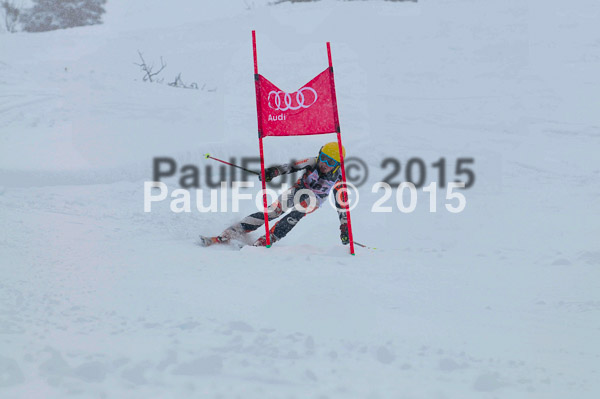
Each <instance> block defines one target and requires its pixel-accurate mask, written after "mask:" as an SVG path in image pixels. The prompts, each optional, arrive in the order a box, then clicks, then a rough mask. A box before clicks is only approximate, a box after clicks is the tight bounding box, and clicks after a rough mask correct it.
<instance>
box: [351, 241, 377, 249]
mask: <svg viewBox="0 0 600 399" xmlns="http://www.w3.org/2000/svg"><path fill="white" fill-rule="evenodd" d="M354 243H355V244H356V245H358V246H359V247H363V248H367V249H377V248H371V247H367V246H366V245H365V244H361V243H360V242H356V241H354Z"/></svg>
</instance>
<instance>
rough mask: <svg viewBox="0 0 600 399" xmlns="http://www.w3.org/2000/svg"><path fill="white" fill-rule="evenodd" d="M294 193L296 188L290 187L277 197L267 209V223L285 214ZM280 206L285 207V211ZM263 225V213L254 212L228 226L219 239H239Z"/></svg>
mask: <svg viewBox="0 0 600 399" xmlns="http://www.w3.org/2000/svg"><path fill="white" fill-rule="evenodd" d="M295 192H296V187H291V188H290V189H288V190H286V191H285V192H284V193H282V194H281V195H280V196H279V198H277V201H275V202H273V203H272V204H271V205H269V207H268V208H267V217H268V218H269V221H271V220H273V219H276V218H278V217H279V216H281V214H282V213H283V212H285V210H287V207H289V206H291V205H290V204H291V201H290V200H289V199H290V198H291V199H292V200H293V198H294V193H295ZM282 204H285V205H286V207H285V210H284V207H283V206H282ZM264 224H265V216H264V213H263V212H255V213H253V214H251V215H248V216H246V217H245V218H243V219H242V220H241V222H239V223H236V224H234V225H233V226H230V227H228V228H227V229H225V231H223V233H221V235H220V237H223V238H225V239H227V240H230V239H232V238H236V237H240V236H241V235H243V234H246V233H250V232H251V231H254V230H256V229H258V228H259V227H260V226H262V225H264Z"/></svg>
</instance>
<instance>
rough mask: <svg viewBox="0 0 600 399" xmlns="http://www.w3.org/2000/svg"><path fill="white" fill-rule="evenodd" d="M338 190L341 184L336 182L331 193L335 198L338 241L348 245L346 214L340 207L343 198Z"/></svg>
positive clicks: (343, 208) (342, 207)
mask: <svg viewBox="0 0 600 399" xmlns="http://www.w3.org/2000/svg"><path fill="white" fill-rule="evenodd" d="M340 188H341V183H340V182H338V183H336V185H335V186H333V190H332V191H333V195H334V198H335V208H336V210H337V213H338V218H339V219H340V240H341V241H342V244H344V245H347V244H349V243H350V237H349V236H348V216H347V213H346V208H345V207H344V206H342V203H341V201H343V199H344V198H343V196H342V195H343V194H342V192H341V191H340ZM346 200H347V198H346Z"/></svg>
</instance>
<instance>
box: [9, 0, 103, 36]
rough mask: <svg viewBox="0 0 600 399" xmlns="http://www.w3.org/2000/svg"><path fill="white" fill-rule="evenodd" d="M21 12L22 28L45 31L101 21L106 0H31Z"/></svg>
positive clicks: (29, 30)
mask: <svg viewBox="0 0 600 399" xmlns="http://www.w3.org/2000/svg"><path fill="white" fill-rule="evenodd" d="M33 2H34V6H33V7H32V8H30V9H28V10H27V11H26V12H24V13H22V14H21V18H20V20H21V23H22V25H23V30H25V31H27V32H45V31H49V30H55V29H64V28H73V27H75V26H86V25H96V24H100V23H102V14H104V12H105V11H104V4H106V0H33Z"/></svg>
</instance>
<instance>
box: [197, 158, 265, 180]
mask: <svg viewBox="0 0 600 399" xmlns="http://www.w3.org/2000/svg"><path fill="white" fill-rule="evenodd" d="M204 158H206V159H209V158H210V159H214V160H215V161H219V162H222V163H224V164H226V165H229V166H233V167H235V168H238V169H241V170H245V171H246V172H249V173H254V174H255V175H259V176H260V173H259V172H255V171H253V170H250V169H246V168H243V167H241V166H238V165H234V164H232V163H229V162H225V161H223V160H222V159H219V158H213V157H211V156H210V154H204Z"/></svg>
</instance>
